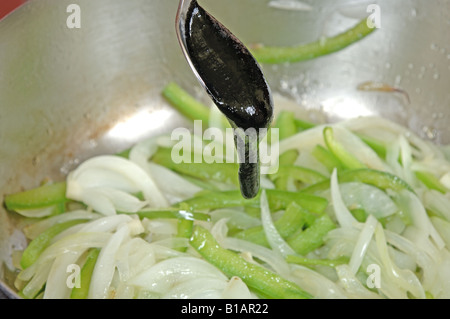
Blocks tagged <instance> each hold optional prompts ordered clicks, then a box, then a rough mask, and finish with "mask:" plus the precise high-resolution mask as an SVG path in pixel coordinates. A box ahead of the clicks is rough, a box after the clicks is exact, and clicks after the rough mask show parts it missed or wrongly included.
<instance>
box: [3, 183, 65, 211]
mask: <svg viewBox="0 0 450 319" xmlns="http://www.w3.org/2000/svg"><path fill="white" fill-rule="evenodd" d="M66 201H67V198H66V183H65V182H61V183H54V184H45V185H43V186H39V187H36V188H33V189H30V190H26V191H23V192H19V193H15V194H11V195H6V196H5V199H4V203H5V206H6V208H7V209H9V210H11V211H15V210H21V209H24V210H25V209H39V208H44V207H49V206H52V205H56V204H61V203H65V202H66Z"/></svg>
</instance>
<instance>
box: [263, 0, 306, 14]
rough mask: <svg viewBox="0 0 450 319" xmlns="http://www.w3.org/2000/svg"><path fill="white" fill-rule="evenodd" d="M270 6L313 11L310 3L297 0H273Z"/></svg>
mask: <svg viewBox="0 0 450 319" xmlns="http://www.w3.org/2000/svg"><path fill="white" fill-rule="evenodd" d="M268 6H269V7H272V8H276V9H283V10H293V11H311V10H312V9H313V7H311V6H310V5H309V4H307V3H304V2H300V1H295V0H273V1H270V2H269V4H268Z"/></svg>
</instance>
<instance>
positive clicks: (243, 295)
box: [221, 276, 256, 299]
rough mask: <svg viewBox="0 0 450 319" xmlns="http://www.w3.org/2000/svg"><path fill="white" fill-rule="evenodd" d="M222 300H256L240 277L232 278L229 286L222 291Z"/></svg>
mask: <svg viewBox="0 0 450 319" xmlns="http://www.w3.org/2000/svg"><path fill="white" fill-rule="evenodd" d="M221 298H222V299H254V298H256V297H255V295H254V294H252V293H251V292H250V290H249V289H248V287H247V285H246V284H245V283H244V282H243V281H242V279H241V278H239V277H236V276H234V277H231V279H230V280H229V281H228V284H227V286H226V287H225V289H224V290H223V291H222V295H221Z"/></svg>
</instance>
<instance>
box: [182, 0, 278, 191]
mask: <svg viewBox="0 0 450 319" xmlns="http://www.w3.org/2000/svg"><path fill="white" fill-rule="evenodd" d="M184 32H185V34H184V36H185V39H186V40H185V41H186V49H187V51H188V54H189V56H190V60H191V63H192V64H193V66H194V68H195V70H196V71H197V73H198V75H199V77H200V78H201V79H202V81H203V84H204V87H205V88H206V91H207V93H208V94H209V96H210V97H211V99H212V100H213V102H214V103H215V105H216V106H217V107H218V108H219V110H220V111H221V112H222V113H223V114H224V115H225V116H226V117H227V119H228V121H229V122H230V124H231V126H232V127H233V128H234V129H235V135H234V136H235V145H236V148H237V151H238V156H239V173H238V174H239V182H240V186H241V193H242V195H243V197H245V198H253V197H255V196H256V195H257V193H258V191H259V187H260V161H259V147H258V145H259V141H260V138H262V137H263V136H262V135H261V130H260V129H267V128H268V127H269V125H270V123H271V121H272V116H273V107H272V97H271V93H270V89H269V86H268V84H267V82H266V80H265V78H264V75H263V73H262V71H261V69H260V67H259V65H258V63H257V62H256V60H255V59H254V58H253V56H252V55H251V54H250V52H249V51H248V49H247V48H246V47H245V46H244V45H243V44H242V43H241V42H240V41H239V40H238V39H237V38H236V37H235V36H234V35H233V34H232V33H231V32H230V31H229V30H228V29H227V28H226V27H225V26H223V25H222V24H221V23H220V22H219V21H217V20H216V19H215V18H214V17H212V16H211V15H210V14H209V13H208V12H206V11H205V10H204V9H203V8H202V7H201V6H199V5H198V3H197V1H192V3H191V5H190V7H189V10H188V13H187V19H186V24H185V26H184ZM262 132H264V130H262Z"/></svg>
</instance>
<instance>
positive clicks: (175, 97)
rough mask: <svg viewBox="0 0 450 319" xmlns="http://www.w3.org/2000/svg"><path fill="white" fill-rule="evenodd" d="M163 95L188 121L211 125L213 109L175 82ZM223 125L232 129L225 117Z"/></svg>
mask: <svg viewBox="0 0 450 319" xmlns="http://www.w3.org/2000/svg"><path fill="white" fill-rule="evenodd" d="M162 94H163V96H164V97H165V98H166V99H167V100H168V101H169V102H170V104H171V105H172V106H173V107H175V109H176V110H178V111H179V112H180V113H181V114H183V115H184V116H186V117H187V118H188V119H190V120H192V121H194V120H201V121H203V123H209V119H210V113H211V109H210V108H209V107H208V106H206V105H203V104H202V103H200V102H198V100H197V99H196V98H194V97H193V96H192V95H190V94H189V93H188V92H186V91H185V90H184V89H183V88H181V87H180V86H179V85H178V84H176V83H175V82H171V83H169V84H167V85H166V87H165V88H164V89H163V91H162ZM222 124H223V126H224V127H231V126H230V124H229V122H228V121H227V120H226V118H225V117H223V119H222Z"/></svg>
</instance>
